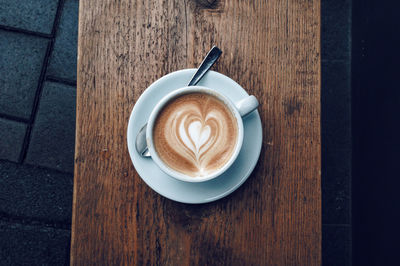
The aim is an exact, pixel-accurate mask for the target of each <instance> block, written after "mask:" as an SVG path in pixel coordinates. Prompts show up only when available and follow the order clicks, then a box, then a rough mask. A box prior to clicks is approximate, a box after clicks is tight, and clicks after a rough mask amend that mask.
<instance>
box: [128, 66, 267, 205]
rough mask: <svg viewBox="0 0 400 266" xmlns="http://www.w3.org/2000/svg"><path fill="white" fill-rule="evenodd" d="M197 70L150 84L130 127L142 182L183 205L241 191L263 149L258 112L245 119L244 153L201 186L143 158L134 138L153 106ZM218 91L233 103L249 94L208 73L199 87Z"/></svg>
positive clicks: (130, 147)
mask: <svg viewBox="0 0 400 266" xmlns="http://www.w3.org/2000/svg"><path fill="white" fill-rule="evenodd" d="M195 71H196V69H184V70H179V71H176V72H172V73H170V74H168V75H166V76H163V77H162V78H160V79H158V80H157V81H155V82H154V83H153V84H151V85H150V86H149V87H148V88H147V89H146V90H145V91H144V92H143V94H142V95H141V96H140V97H139V99H138V100H137V101H136V104H135V106H134V107H133V110H132V113H131V116H130V118H129V124H128V133H127V140H128V150H129V155H130V157H131V160H132V163H133V166H134V167H135V169H136V171H137V172H138V174H139V176H140V177H141V178H142V179H143V181H144V182H145V183H146V184H147V185H148V186H149V187H151V188H152V189H153V190H154V191H156V192H157V193H159V194H160V195H162V196H164V197H166V198H169V199H171V200H174V201H178V202H183V203H192V204H198V203H206V202H211V201H215V200H218V199H220V198H223V197H225V196H227V195H229V194H230V193H232V192H233V191H235V190H236V189H237V188H238V187H240V186H241V185H242V184H243V183H244V182H245V181H246V180H247V178H248V177H249V176H250V174H251V172H252V171H253V169H254V167H255V166H256V164H257V161H258V157H259V156H260V151H261V145H262V127H261V119H260V115H259V114H258V111H254V112H252V113H251V114H249V115H248V116H246V117H245V118H244V119H243V127H244V139H243V145H242V149H241V150H240V153H239V155H238V157H237V159H236V161H235V162H234V163H233V164H232V166H231V167H230V168H229V169H228V170H227V171H226V172H225V173H223V174H222V175H221V176H219V177H217V178H214V179H212V180H209V181H205V182H200V183H189V182H184V181H180V180H177V179H175V178H173V177H171V176H169V175H167V174H166V173H164V172H163V171H162V170H161V169H160V168H159V167H158V166H157V165H156V164H155V163H154V162H153V160H152V159H151V158H144V157H141V156H140V155H139V153H138V152H137V151H136V149H135V138H136V135H137V133H138V132H139V130H140V128H141V127H142V126H143V125H144V124H145V123H146V122H147V119H148V118H149V116H150V113H151V111H152V110H153V108H154V106H155V105H156V104H157V103H158V102H159V101H160V100H161V98H163V97H164V96H165V95H167V94H168V93H170V92H171V91H173V90H176V89H178V88H182V87H185V86H187V84H188V82H189V80H190V79H191V77H192V76H193V74H194V73H195ZM198 85H199V86H205V87H208V88H211V89H215V90H216V91H218V92H220V93H221V94H223V95H225V96H226V97H228V98H230V99H231V100H232V101H233V102H237V101H239V100H241V99H243V98H244V97H246V96H248V94H247V92H246V91H245V90H244V89H243V88H242V87H241V86H240V85H239V84H237V83H236V82H235V81H233V80H232V79H230V78H229V77H227V76H225V75H223V74H220V73H218V72H215V71H208V72H207V74H206V75H205V76H204V77H203V78H202V80H201V81H200V82H199V83H198Z"/></svg>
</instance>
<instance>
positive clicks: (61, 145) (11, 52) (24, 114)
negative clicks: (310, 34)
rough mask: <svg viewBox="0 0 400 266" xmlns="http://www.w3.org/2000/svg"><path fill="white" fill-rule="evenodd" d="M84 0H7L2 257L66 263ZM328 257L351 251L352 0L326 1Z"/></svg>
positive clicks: (327, 261)
mask: <svg viewBox="0 0 400 266" xmlns="http://www.w3.org/2000/svg"><path fill="white" fill-rule="evenodd" d="M78 4H79V3H78V0H35V1H33V0H19V1H16V0H0V265H20V264H26V265H65V264H69V245H70V225H71V209H72V208H71V206H72V189H73V163H74V160H73V156H74V137H75V95H76V86H75V84H76V51H77V30H78V26H77V24H78ZM321 12H322V98H321V100H322V191H323V194H322V196H323V202H322V204H323V205H322V206H323V208H322V211H323V215H322V219H323V261H324V265H349V264H350V258H351V253H350V252H351V248H350V247H351V238H350V236H351V235H350V232H351V212H350V198H351V194H350V183H351V131H350V129H351V124H350V123H351V120H350V114H351V113H350V104H351V102H350V101H351V97H350V96H351V87H350V59H351V56H350V55H351V54H350V52H351V49H350V47H351V46H350V44H351V43H350V40H351V35H350V33H351V32H350V30H351V1H350V0H323V1H322V10H321Z"/></svg>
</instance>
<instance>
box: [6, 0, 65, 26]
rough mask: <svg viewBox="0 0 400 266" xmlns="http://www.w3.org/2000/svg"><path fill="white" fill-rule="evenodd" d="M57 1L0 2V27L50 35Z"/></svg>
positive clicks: (19, 0)
mask: <svg viewBox="0 0 400 266" xmlns="http://www.w3.org/2000/svg"><path fill="white" fill-rule="evenodd" d="M57 4H58V1H57V0H35V1H21V0H0V25H5V26H10V27H15V28H20V29H25V30H30V31H36V32H41V33H47V34H50V33H51V30H52V28H53V23H54V19H55V16H56V12H57Z"/></svg>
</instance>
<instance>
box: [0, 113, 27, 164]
mask: <svg viewBox="0 0 400 266" xmlns="http://www.w3.org/2000/svg"><path fill="white" fill-rule="evenodd" d="M26 127H27V126H26V125H25V124H24V123H19V122H14V121H11V120H7V119H2V118H0V159H6V160H9V161H14V162H17V161H18V157H19V154H20V152H21V149H22V144H23V142H24V137H25V132H26Z"/></svg>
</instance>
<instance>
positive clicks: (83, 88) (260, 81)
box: [71, 0, 321, 265]
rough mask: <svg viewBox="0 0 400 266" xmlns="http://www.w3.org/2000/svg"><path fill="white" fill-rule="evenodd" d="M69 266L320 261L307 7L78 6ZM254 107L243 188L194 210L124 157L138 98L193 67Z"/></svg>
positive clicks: (314, 19) (315, 16)
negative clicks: (255, 141) (226, 80)
mask: <svg viewBox="0 0 400 266" xmlns="http://www.w3.org/2000/svg"><path fill="white" fill-rule="evenodd" d="M79 20H80V22H79V47H78V92H77V132H76V155H75V163H76V165H75V186H74V203H73V204H74V206H73V207H74V209H73V221H72V243H71V264H72V265H89V264H106V265H111V264H138V265H142V264H150V265H153V264H161V265H205V264H226V265H298V264H301V265H318V264H320V263H321V254H320V253H321V191H320V174H321V171H320V44H319V43H320V3H319V1H317V0H312V1H311V0H310V1H295V0H289V1H277V0H272V1H261V0H260V1H248V2H247V1H239V0H236V1H234V0H230V1H206V0H202V1H200V0H198V1H194V0H188V1H166V0H164V1H162V0H160V1H144V0H143V1H129V0H122V1H107V0H99V1H89V0H81V1H80V15H79ZM213 44H216V45H218V46H219V47H220V48H221V49H222V50H223V51H224V53H223V56H222V57H221V59H220V61H219V62H218V64H217V66H216V69H217V70H218V71H219V72H221V73H223V74H226V75H228V76H230V77H232V78H233V79H235V80H236V81H237V82H238V83H239V84H241V85H242V86H243V87H244V88H246V89H247V90H248V91H249V92H250V93H251V94H254V95H256V96H257V97H258V99H259V101H260V103H261V106H260V108H259V112H260V115H261V118H262V123H263V135H264V141H263V148H262V152H261V157H260V159H259V162H258V165H257V167H256V169H255V171H254V172H253V174H252V175H251V177H250V178H249V180H248V181H247V182H246V183H245V184H244V185H243V186H242V187H241V188H240V189H238V190H237V191H236V192H234V193H233V194H232V195H230V196H228V197H227V198H224V199H222V200H219V201H217V202H213V203H209V204H205V205H186V204H181V203H176V202H173V201H170V200H168V199H165V198H163V197H161V196H159V195H158V194H156V193H155V192H154V191H152V190H151V189H150V188H149V187H147V186H146V184H144V182H143V181H142V180H141V179H140V177H139V176H138V175H137V173H136V172H135V170H134V168H133V166H132V164H131V162H130V158H129V155H128V151H127V145H126V128H127V123H128V118H129V114H130V111H131V109H132V107H133V105H134V103H135V101H136V100H137V99H138V97H139V96H140V94H141V93H142V92H143V91H144V89H145V88H146V87H147V86H148V85H149V84H151V83H152V82H153V81H154V80H156V79H157V78H159V77H161V76H163V75H165V74H167V73H169V72H171V71H174V70H178V69H182V68H188V67H195V66H197V65H198V64H199V62H200V61H201V59H202V57H203V56H204V55H205V53H206V52H207V51H208V49H209V48H210V47H211V46H212V45H213Z"/></svg>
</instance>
